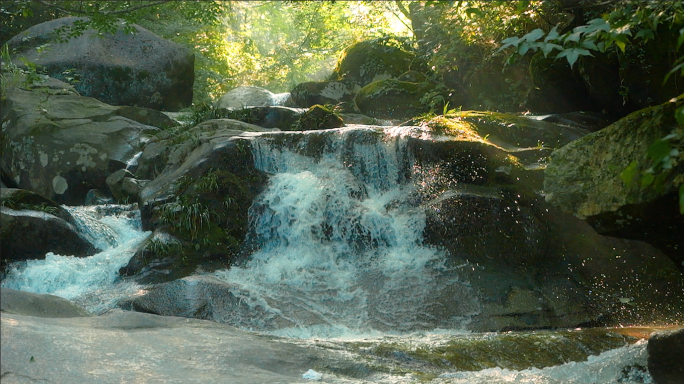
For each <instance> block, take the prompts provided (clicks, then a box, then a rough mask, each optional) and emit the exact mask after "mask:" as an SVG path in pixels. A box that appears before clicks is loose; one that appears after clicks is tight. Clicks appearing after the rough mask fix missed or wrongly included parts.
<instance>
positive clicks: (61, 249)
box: [1, 207, 97, 262]
mask: <svg viewBox="0 0 684 384" xmlns="http://www.w3.org/2000/svg"><path fill="white" fill-rule="evenodd" d="M1 215H2V230H1V233H2V244H1V247H2V259H3V262H13V261H21V260H28V259H44V258H45V254H46V253H48V252H54V253H56V254H60V255H66V256H89V255H93V254H95V253H97V249H96V248H95V247H94V246H93V245H92V244H91V243H90V242H88V240H86V239H85V238H84V237H83V236H81V235H80V234H79V232H78V231H77V229H76V227H75V226H74V225H72V224H70V223H68V222H66V221H64V220H62V219H60V218H59V217H57V216H54V215H51V214H49V213H46V212H41V211H30V210H26V209H24V210H20V211H16V210H14V209H10V208H6V207H2V214H1Z"/></svg>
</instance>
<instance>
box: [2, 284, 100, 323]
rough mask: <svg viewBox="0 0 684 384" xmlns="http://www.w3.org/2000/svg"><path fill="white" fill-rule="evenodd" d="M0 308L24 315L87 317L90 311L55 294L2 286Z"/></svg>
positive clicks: (3, 310)
mask: <svg viewBox="0 0 684 384" xmlns="http://www.w3.org/2000/svg"><path fill="white" fill-rule="evenodd" d="M0 296H2V297H1V298H0V310H2V312H7V313H15V314H19V315H24V316H36V317H87V316H90V314H89V313H88V311H86V310H85V309H83V308H81V307H79V306H78V305H76V304H74V303H72V302H71V301H69V300H67V299H63V298H61V297H59V296H55V295H39V294H36V293H31V292H24V291H17V290H14V289H10V288H0Z"/></svg>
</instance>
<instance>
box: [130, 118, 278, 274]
mask: <svg viewBox="0 0 684 384" xmlns="http://www.w3.org/2000/svg"><path fill="white" fill-rule="evenodd" d="M263 131H268V130H267V129H265V128H261V127H258V126H255V125H251V124H248V123H244V122H241V121H237V120H231V119H215V120H208V121H205V122H203V123H201V124H198V125H197V126H195V127H193V128H191V129H190V130H188V131H185V132H184V133H182V134H174V133H171V132H164V133H162V134H160V135H159V136H158V137H157V139H156V140H154V141H151V142H150V143H148V144H147V145H146V147H145V150H144V151H143V154H142V156H141V158H140V161H141V164H144V165H143V167H142V168H139V169H138V173H147V172H151V170H149V169H148V170H146V168H145V167H159V168H161V169H163V170H162V171H161V172H160V173H159V174H158V175H156V177H155V178H154V180H152V181H151V182H149V183H147V184H146V185H145V186H144V187H143V188H142V189H141V191H140V193H139V200H140V205H141V207H142V208H141V211H142V219H143V228H144V229H145V230H156V231H155V236H154V237H153V238H152V239H150V240H149V241H148V242H146V243H145V244H144V245H143V247H142V248H141V249H140V250H139V251H138V252H137V253H136V254H135V255H134V256H133V258H132V259H131V261H130V263H129V264H128V265H127V266H126V267H124V268H122V270H121V273H122V274H123V275H125V276H133V275H140V274H141V273H142V274H143V275H140V276H138V277H139V278H144V279H145V281H150V282H160V281H166V280H171V279H176V278H180V277H183V276H187V275H189V274H191V273H192V272H193V271H195V269H196V268H197V267H198V266H201V267H202V268H203V269H204V270H213V269H217V268H226V267H229V266H230V264H231V263H232V261H233V259H234V258H235V257H236V256H238V255H239V254H240V252H241V248H242V242H243V240H244V238H245V236H246V232H247V210H248V209H249V207H250V205H251V204H252V199H253V198H254V196H256V195H257V194H258V193H259V191H260V190H261V188H263V185H264V184H265V181H266V178H265V176H264V175H263V173H261V172H260V171H258V170H256V169H255V168H254V164H253V158H252V156H251V152H250V150H249V143H248V142H247V141H246V140H245V137H243V136H242V134H243V133H245V134H249V133H253V132H263ZM152 266H155V268H154V269H152V270H151V268H148V267H152ZM162 266H163V268H162ZM162 269H163V271H161V270H162ZM169 271H170V272H169Z"/></svg>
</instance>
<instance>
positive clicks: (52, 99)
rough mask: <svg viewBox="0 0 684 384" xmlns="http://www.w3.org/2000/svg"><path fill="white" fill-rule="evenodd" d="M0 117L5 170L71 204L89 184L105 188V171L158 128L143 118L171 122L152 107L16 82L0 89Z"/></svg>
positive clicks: (17, 179) (163, 123) (19, 183)
mask: <svg viewBox="0 0 684 384" xmlns="http://www.w3.org/2000/svg"><path fill="white" fill-rule="evenodd" d="M140 121H142V123H141V122H140ZM2 122H3V123H2V125H3V136H2V159H1V161H0V164H1V166H2V170H3V172H4V173H5V175H6V176H7V177H8V178H9V179H11V180H12V181H14V183H16V185H17V186H18V187H20V188H24V189H29V190H32V191H34V192H37V193H39V194H40V195H43V196H45V197H47V198H49V199H52V200H54V201H56V202H58V203H61V204H70V205H78V204H82V203H83V201H84V200H85V196H86V194H87V192H88V191H89V190H90V189H101V190H106V189H107V185H106V183H105V180H106V178H107V176H109V174H110V173H111V172H114V171H116V170H118V169H120V168H124V167H125V166H126V164H127V162H128V161H130V160H131V159H133V158H134V157H135V155H136V154H137V153H139V152H141V151H142V148H143V145H144V143H145V142H147V141H149V140H150V138H151V137H152V136H153V135H155V134H156V133H158V132H159V131H160V128H159V127H155V126H151V125H147V124H148V123H154V124H157V125H160V126H161V127H162V128H166V127H169V126H173V125H176V123H175V122H173V121H172V120H171V119H170V118H168V117H167V116H165V115H164V114H162V113H161V112H159V111H155V110H152V109H146V108H138V107H114V106H111V105H107V104H104V103H102V102H100V101H98V100H95V99H93V98H89V97H80V96H76V95H73V94H66V95H65V94H54V93H53V92H51V91H49V90H33V91H27V90H25V89H21V88H15V89H12V90H10V92H8V93H6V94H4V95H3V100H2ZM141 178H142V179H147V178H148V177H141Z"/></svg>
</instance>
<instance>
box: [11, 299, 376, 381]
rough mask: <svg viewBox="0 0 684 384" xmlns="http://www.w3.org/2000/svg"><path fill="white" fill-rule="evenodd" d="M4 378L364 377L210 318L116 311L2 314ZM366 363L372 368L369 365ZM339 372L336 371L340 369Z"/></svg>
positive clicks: (349, 365)
mask: <svg viewBox="0 0 684 384" xmlns="http://www.w3.org/2000/svg"><path fill="white" fill-rule="evenodd" d="M1 336H2V338H1V339H2V351H3V355H2V375H3V381H7V382H9V383H11V382H26V381H41V380H42V381H45V378H47V377H49V378H50V381H53V382H58V383H69V382H71V383H88V382H97V383H103V384H113V383H121V382H136V381H139V380H140V378H141V377H154V378H155V380H159V381H161V382H173V381H177V382H192V381H197V380H199V381H201V382H203V383H210V384H215V383H301V382H304V381H305V380H303V379H302V374H303V373H304V372H305V371H306V370H307V369H308V368H309V367H313V368H315V369H316V370H319V371H320V370H325V372H326V374H327V375H330V377H335V376H338V375H339V376H340V377H341V379H342V380H347V381H349V380H351V381H358V380H362V379H363V378H364V377H366V376H368V375H370V374H371V373H375V372H374V371H373V370H372V369H371V368H370V367H367V366H366V365H364V364H361V363H357V362H355V361H354V360H352V359H351V358H349V357H348V356H343V355H341V354H339V353H334V352H331V351H328V350H326V349H324V348H317V347H307V346H303V345H297V344H296V343H290V342H288V341H287V340H285V339H279V338H273V337H272V336H261V335H258V334H255V333H251V332H246V331H241V330H238V329H236V328H234V327H230V326H227V325H224V324H217V323H212V322H209V321H200V320H190V319H182V318H174V317H163V316H155V315H150V314H145V313H136V312H124V311H119V310H117V311H113V312H111V313H108V314H106V315H103V316H92V317H80V318H71V319H48V318H39V317H33V316H22V315H16V314H10V313H5V312H3V313H2V335H1ZM364 369H365V370H364ZM333 372H335V373H333Z"/></svg>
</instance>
